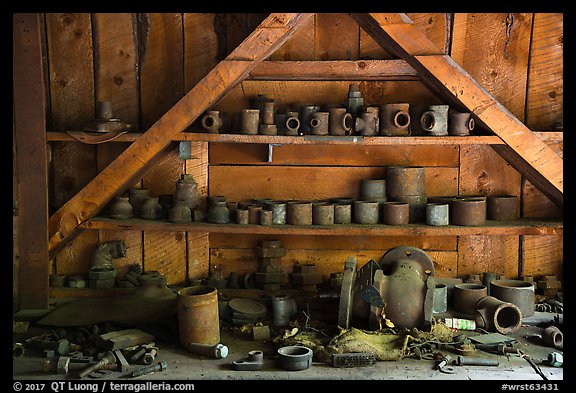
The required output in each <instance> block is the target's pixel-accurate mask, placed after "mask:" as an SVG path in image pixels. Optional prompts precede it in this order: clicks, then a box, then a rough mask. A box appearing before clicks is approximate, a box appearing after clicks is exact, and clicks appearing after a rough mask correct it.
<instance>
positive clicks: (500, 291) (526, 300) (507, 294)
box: [490, 280, 535, 317]
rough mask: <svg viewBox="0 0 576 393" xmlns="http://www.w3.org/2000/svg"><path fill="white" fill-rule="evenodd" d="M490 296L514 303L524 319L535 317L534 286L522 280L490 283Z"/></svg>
mask: <svg viewBox="0 0 576 393" xmlns="http://www.w3.org/2000/svg"><path fill="white" fill-rule="evenodd" d="M490 295H491V296H494V297H495V298H497V299H500V300H502V301H505V302H509V303H513V304H515V305H517V306H518V308H519V309H520V311H521V312H522V317H531V316H532V315H534V304H535V293H534V286H533V285H532V284H530V283H529V282H526V281H521V280H494V281H492V282H491V283H490Z"/></svg>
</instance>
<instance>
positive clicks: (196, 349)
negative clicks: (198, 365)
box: [186, 343, 228, 359]
mask: <svg viewBox="0 0 576 393" xmlns="http://www.w3.org/2000/svg"><path fill="white" fill-rule="evenodd" d="M186 349H187V350H189V351H190V352H192V353H196V354H198V355H203V356H207V357H211V358H214V359H225V358H226V357H227V356H228V347H227V346H226V345H224V344H221V343H218V344H216V345H206V344H197V343H189V344H188V346H187V347H186Z"/></svg>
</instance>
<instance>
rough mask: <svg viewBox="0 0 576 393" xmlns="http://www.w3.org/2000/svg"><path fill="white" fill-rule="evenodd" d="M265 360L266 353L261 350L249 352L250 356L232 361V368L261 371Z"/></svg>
mask: <svg viewBox="0 0 576 393" xmlns="http://www.w3.org/2000/svg"><path fill="white" fill-rule="evenodd" d="M263 362H264V353H263V352H262V351H259V350H253V351H250V352H248V358H246V359H242V360H235V361H234V362H232V369H233V370H236V371H260V370H261V369H262V364H263Z"/></svg>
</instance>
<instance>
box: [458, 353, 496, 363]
mask: <svg viewBox="0 0 576 393" xmlns="http://www.w3.org/2000/svg"><path fill="white" fill-rule="evenodd" d="M457 359H458V360H457V361H456V364H457V365H458V366H498V365H499V363H498V360H495V359H486V358H481V357H470V356H462V355H458V358H457Z"/></svg>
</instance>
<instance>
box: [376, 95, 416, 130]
mask: <svg viewBox="0 0 576 393" xmlns="http://www.w3.org/2000/svg"><path fill="white" fill-rule="evenodd" d="M409 111H410V104H406V103H399V104H385V105H383V106H382V107H380V134H382V135H386V136H408V135H410V112H409Z"/></svg>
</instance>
